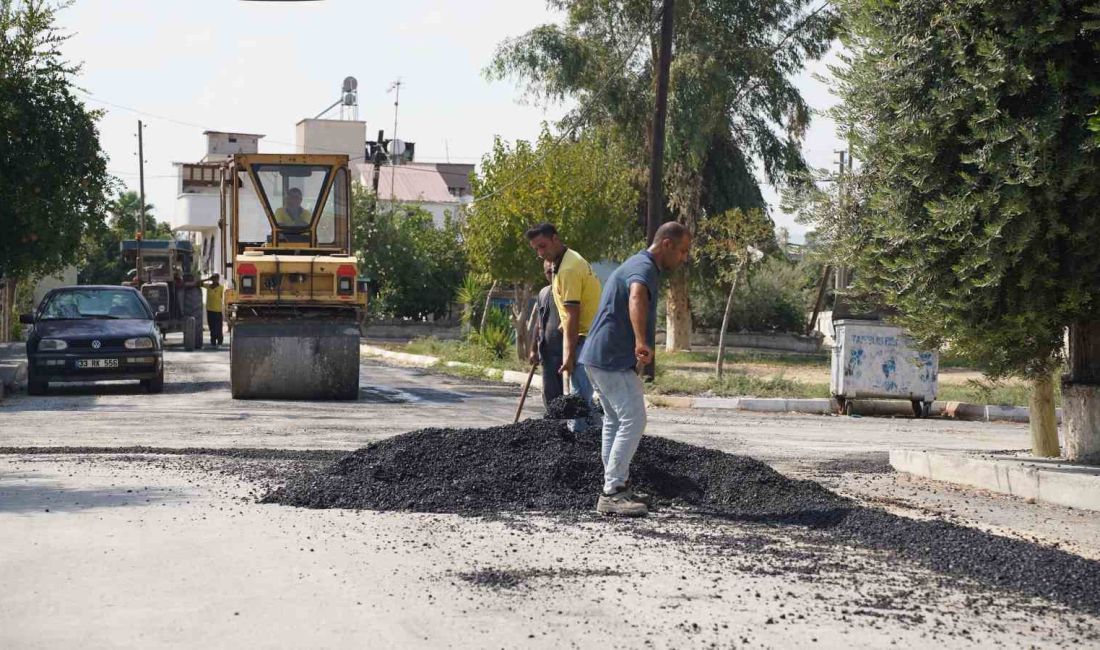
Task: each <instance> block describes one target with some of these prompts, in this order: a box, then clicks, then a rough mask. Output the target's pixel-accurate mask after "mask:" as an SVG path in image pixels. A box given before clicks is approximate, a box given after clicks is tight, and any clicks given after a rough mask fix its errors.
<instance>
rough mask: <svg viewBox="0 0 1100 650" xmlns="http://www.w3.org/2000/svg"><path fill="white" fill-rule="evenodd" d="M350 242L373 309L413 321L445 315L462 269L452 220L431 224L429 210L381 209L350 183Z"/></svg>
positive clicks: (361, 189)
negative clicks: (369, 293)
mask: <svg viewBox="0 0 1100 650" xmlns="http://www.w3.org/2000/svg"><path fill="white" fill-rule="evenodd" d="M352 246H353V250H354V251H355V252H356V255H357V256H358V258H359V263H360V265H361V266H360V269H361V273H362V274H363V275H364V276H366V277H367V279H368V281H369V282H370V285H371V294H372V295H371V301H370V310H371V311H372V312H373V313H376V314H379V315H384V316H388V317H393V318H413V319H417V320H421V319H424V318H427V317H429V316H432V317H441V316H444V315H446V314H447V311H448V309H449V307H450V304H451V301H452V300H453V299H454V297H455V293H456V292H457V291H458V288H459V286H461V284H462V277H463V273H464V272H465V268H466V258H465V254H464V252H463V250H462V246H461V242H460V241H459V230H458V226H457V225H456V223H455V221H454V220H452V219H448V220H447V221H446V223H445V224H444V225H443V227H442V228H436V227H435V225H434V224H433V221H432V215H431V214H430V213H429V212H427V211H425V210H423V209H421V208H418V207H416V206H399V207H398V208H396V209H388V208H382V207H380V206H379V205H378V204H377V202H376V200H375V196H374V195H373V194H372V193H371V192H370V191H369V190H367V189H365V188H363V187H362V186H361V185H359V184H355V185H354V186H353V187H352Z"/></svg>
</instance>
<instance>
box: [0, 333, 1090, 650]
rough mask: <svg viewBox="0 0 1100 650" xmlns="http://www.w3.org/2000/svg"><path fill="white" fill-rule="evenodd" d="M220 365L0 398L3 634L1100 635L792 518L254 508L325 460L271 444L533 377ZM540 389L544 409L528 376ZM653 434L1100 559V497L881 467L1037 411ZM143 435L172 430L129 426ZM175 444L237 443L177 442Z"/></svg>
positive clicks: (491, 393)
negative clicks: (152, 391)
mask: <svg viewBox="0 0 1100 650" xmlns="http://www.w3.org/2000/svg"><path fill="white" fill-rule="evenodd" d="M228 377H229V368H228V353H227V351H226V350H225V349H224V348H223V349H221V350H203V351H199V352H193V353H185V352H182V351H177V350H171V351H169V352H168V353H167V375H166V389H165V393H164V394H162V395H145V394H143V393H142V392H141V391H140V390H139V389H138V387H137V385H136V384H132V385H128V384H109V385H97V386H85V385H77V386H69V387H63V388H58V389H52V390H51V392H50V394H49V395H48V396H45V397H29V396H27V395H25V394H17V395H15V396H12V397H9V398H7V399H5V400H4V401H2V402H0V447H3V448H4V450H3V451H4V453H2V454H0V585H3V588H0V647H11V648H28V647H29V648H34V647H51V648H53V647H70V646H77V645H79V646H80V647H86V648H88V647H157V646H172V647H196V646H198V647H256V646H262V647H344V646H358V647H362V646H372V647H397V646H400V647H492V646H496V647H531V646H534V647H562V646H567V645H568V646H576V647H603V648H606V647H638V646H644V645H651V646H653V647H711V646H717V647H743V646H752V647H761V646H763V647H790V646H792V645H795V644H798V645H800V646H819V647H840V646H845V647H882V646H885V645H890V644H892V643H893V644H897V645H899V646H912V647H928V646H932V645H937V646H945V647H974V646H978V647H1003V646H1009V647H1030V646H1056V645H1064V646H1083V645H1084V646H1087V645H1096V644H1097V643H1100V640H1098V637H1097V634H1098V632H1100V626H1098V623H1100V620H1098V618H1097V616H1096V612H1089V611H1075V610H1073V609H1072V608H1070V607H1068V606H1065V605H1061V604H1057V603H1055V602H1053V601H1047V600H1044V599H1040V598H1024V597H1022V596H1020V595H1019V594H1016V593H1013V592H1009V591H1002V590H998V589H996V588H994V587H991V586H989V585H987V584H977V583H970V582H968V581H966V580H958V579H954V578H947V577H945V576H942V575H938V574H936V573H935V572H933V571H931V570H929V569H927V568H924V567H921V566H918V565H914V564H911V563H906V562H903V561H900V560H897V559H895V558H893V557H891V556H890V555H888V554H884V553H881V552H878V551H874V550H872V549H864V548H853V547H842V546H837V545H835V544H832V545H831V544H825V543H823V542H822V540H821V539H819V538H818V537H815V535H814V534H813V532H812V531H806V530H804V529H800V528H798V527H794V526H784V525H782V524H775V523H768V524H762V523H751V522H735V521H719V520H711V519H706V518H700V517H698V516H695V515H690V514H686V513H683V512H679V511H676V510H669V511H662V512H659V513H657V514H656V515H655V516H652V517H650V518H648V519H646V520H641V521H624V520H618V519H612V520H605V519H600V518H598V517H595V516H587V517H584V516H582V517H562V516H552V515H539V514H529V515H511V516H501V517H491V518H484V517H482V518H475V517H463V516H457V515H422V514H407V513H378V512H366V511H343V510H325V511H313V510H302V509H297V508H290V507H285V506H276V505H260V504H257V503H256V498H257V497H258V496H260V495H261V494H263V493H264V492H265V491H266V489H267V488H269V487H271V486H272V485H275V484H277V483H278V481H279V480H280V477H283V476H285V475H286V472H288V471H292V470H293V469H294V468H295V467H298V466H299V465H302V464H305V465H308V464H309V463H310V462H313V463H314V464H316V463H318V462H321V460H320V459H322V458H324V457H325V456H324V454H319V455H314V456H311V455H310V454H308V453H300V454H295V453H290V452H285V451H278V450H292V451H302V450H351V449H355V448H357V447H360V446H362V445H364V444H366V443H368V442H370V441H372V440H378V439H380V438H383V437H387V436H391V435H395V434H398V433H402V432H405V431H409V430H413V429H417V428H422V427H427V426H449V427H458V426H488V425H494V424H503V423H507V422H511V418H512V416H513V414H514V410H515V403H516V400H517V399H518V389H517V388H515V387H512V386H499V385H494V384H488V383H478V382H473V381H469V380H463V379H456V378H452V377H446V376H441V375H436V374H432V373H429V372H426V371H422V370H412V369H407V368H396V367H388V366H384V365H380V364H377V363H373V362H364V363H363V365H362V370H361V379H362V391H361V395H360V399H359V400H358V401H357V402H351V403H341V402H323V403H316V402H314V403H307V402H273V401H235V400H232V399H231V398H230V396H229V384H228ZM528 404H529V406H528V408H527V409H526V411H525V416H528V417H537V416H539V415H540V414H541V404H540V400H539V399H538V396H537V395H534V396H532V399H529V401H528ZM650 432H651V433H653V434H656V435H663V436H668V437H670V438H674V439H677V440H681V441H684V442H691V443H694V444H700V445H705V446H710V447H715V448H718V449H722V450H724V451H728V452H731V453H738V454H747V455H751V456H754V457H756V458H758V459H761V460H764V461H765V462H768V463H770V464H772V465H773V466H774V467H776V468H777V469H779V470H780V471H782V472H784V473H787V474H789V475H792V476H797V477H800V478H809V479H813V480H817V481H819V482H821V483H822V484H823V485H825V486H826V487H828V488H830V489H832V490H835V491H838V492H840V493H842V494H845V495H848V496H853V497H855V498H857V499H859V500H860V501H862V502H863V503H865V504H867V505H870V506H873V507H878V508H883V509H886V510H889V511H891V512H894V513H896V514H901V515H903V516H907V517H913V518H941V519H946V520H949V521H952V522H956V523H959V524H962V525H966V526H972V527H975V528H979V529H982V530H985V531H989V532H993V533H996V534H998V535H1002V536H1008V537H1014V538H1019V539H1025V540H1029V541H1033V542H1035V543H1037V544H1041V545H1044V546H1048V547H1054V546H1057V547H1058V548H1061V549H1064V550H1068V551H1070V552H1072V553H1075V554H1079V555H1081V556H1084V557H1087V558H1091V559H1098V558H1100V524H1098V523H1097V519H1098V518H1096V517H1095V516H1094V515H1091V514H1089V513H1083V512H1080V511H1075V510H1071V509H1068V508H1058V507H1053V506H1048V505H1041V504H1030V503H1025V502H1023V501H1019V500H1015V499H1010V498H1006V497H1001V496H997V495H992V494H987V493H980V492H977V491H974V490H963V489H957V488H952V487H949V486H945V485H941V484H935V483H931V482H927V481H922V480H917V479H909V478H907V477H905V476H904V475H898V474H896V473H894V472H892V471H890V470H889V468H888V465H887V464H886V452H887V451H888V450H889V449H891V448H902V447H906V448H941V449H998V450H999V449H1019V448H1024V447H1026V445H1027V429H1026V427H1024V426H1020V425H995V424H984V423H961V422H953V421H948V420H909V419H877V418H859V419H852V418H841V417H817V416H793V415H792V416H773V415H756V414H740V413H728V412H703V411H677V410H654V411H651V424H650ZM138 446H144V447H153V448H159V449H160V450H161V451H160V452H159V453H137V452H134V451H132V450H120V449H119V448H129V447H138ZM66 447H68V448H74V449H69V450H63V451H65V453H53V452H57V451H59V448H66ZM26 448H32V449H26ZM183 448H209V449H221V450H228V451H226V452H225V453H223V454H220V455H211V454H206V453H192V454H169V453H164V451H166V450H170V449H183ZM239 449H250V450H261V451H250V452H248V453H247V454H235V453H234V452H233V450H239ZM112 450H117V451H115V452H114V453H112ZM262 450H276V451H272V452H270V453H268V452H265V451H262ZM593 453H596V450H593ZM471 471H477V468H471ZM594 502H595V495H593V503H594ZM1097 588H1098V589H1100V585H1097Z"/></svg>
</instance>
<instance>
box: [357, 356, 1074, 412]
mask: <svg viewBox="0 0 1100 650" xmlns="http://www.w3.org/2000/svg"><path fill="white" fill-rule="evenodd" d="M360 347H361V349H362V351H363V353H364V354H366V355H367V356H371V357H376V358H381V359H386V360H388V361H393V362H394V363H398V364H401V365H408V366H414V367H418V368H428V367H431V366H434V365H436V364H439V363H442V364H443V365H445V366H447V367H449V368H466V369H469V370H474V371H477V370H480V371H481V373H480V374H481V376H483V377H485V378H487V379H493V380H496V381H503V382H504V383H508V384H519V385H521V386H522V385H523V382H524V381H526V379H527V375H526V373H522V372H516V371H514V370H503V371H502V370H497V369H495V368H483V367H481V366H475V365H473V364H470V363H463V362H461V361H441V360H440V359H439V358H438V357H433V356H428V355H423V354H409V353H407V352H394V351H393V350H387V349H385V348H380V347H377V346H373V345H368V344H366V343H363V344H361V346H360ZM531 387H532V388H536V389H538V390H539V391H541V390H542V377H540V376H539V375H537V374H536V375H535V376H534V377H533V378H532V380H531ZM646 400H647V402H648V403H649V404H650V405H651V406H654V407H657V408H674V409H719V410H732V411H748V412H750V413H801V414H805V415H828V414H832V413H836V412H837V407H836V403H835V402H834V401H833V400H831V399H829V398H826V397H812V398H794V397H791V398H788V397H695V396H691V395H647V396H646ZM853 407H854V409H855V414H856V415H883V416H895V415H896V416H912V414H913V407H912V405H911V404H910V403H909V402H906V401H904V400H858V399H857V400H855V401H854V402H853ZM931 413H932V415H935V416H944V417H949V418H954V419H956V420H968V421H977V422H1021V423H1025V424H1026V423H1027V422H1028V408H1027V407H1026V406H1000V405H996V404H968V403H966V402H942V401H937V402H933V403H932V410H931ZM1056 416H1057V418H1058V422H1061V421H1062V409H1057V411H1056Z"/></svg>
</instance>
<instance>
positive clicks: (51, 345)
mask: <svg viewBox="0 0 1100 650" xmlns="http://www.w3.org/2000/svg"><path fill="white" fill-rule="evenodd" d="M67 347H69V344H68V343H66V342H65V341H62V340H61V339H42V340H41V341H39V342H38V349H39V351H41V352H56V351H58V350H64V349H65V348H67Z"/></svg>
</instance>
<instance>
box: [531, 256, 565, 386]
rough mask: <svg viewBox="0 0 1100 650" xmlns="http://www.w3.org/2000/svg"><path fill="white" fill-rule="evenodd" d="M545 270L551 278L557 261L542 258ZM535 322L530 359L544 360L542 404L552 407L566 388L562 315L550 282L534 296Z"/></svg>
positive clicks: (550, 279)
mask: <svg viewBox="0 0 1100 650" xmlns="http://www.w3.org/2000/svg"><path fill="white" fill-rule="evenodd" d="M542 270H543V274H544V275H545V276H546V281H547V282H551V281H552V280H553V278H554V263H553V262H551V261H546V262H543V265H542ZM534 323H535V327H534V332H533V335H532V337H531V354H530V360H531V363H541V364H542V404H543V406H544V407H546V408H549V406H550V402H552V401H553V400H555V399H557V398H558V397H561V395H562V393H563V392H564V389H563V386H562V378H561V373H559V372H558V369H559V368H561V363H562V333H561V318H559V317H558V307H557V305H555V304H554V296H553V295H551V288H550V285H549V284H548V285H546V286H545V287H543V288H542V291H539V297H538V298H536V299H535V318H534Z"/></svg>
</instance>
